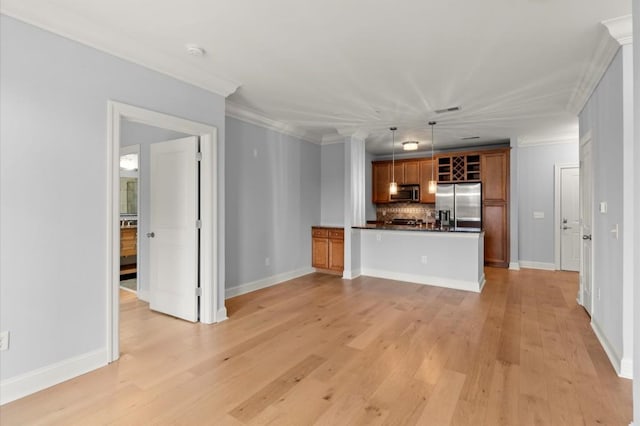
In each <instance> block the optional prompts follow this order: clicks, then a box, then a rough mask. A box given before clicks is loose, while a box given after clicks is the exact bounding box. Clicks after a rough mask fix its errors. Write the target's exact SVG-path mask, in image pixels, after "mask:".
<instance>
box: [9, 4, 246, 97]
mask: <svg viewBox="0 0 640 426" xmlns="http://www.w3.org/2000/svg"><path fill="white" fill-rule="evenodd" d="M0 14H2V15H6V16H8V17H10V18H13V19H16V20H18V21H21V22H24V23H26V24H29V25H32V26H34V27H37V28H40V29H41V30H44V31H48V32H50V33H52V34H56V35H58V36H60V37H64V38H66V39H69V40H72V41H75V42H77V43H80V44H82V45H84V46H88V47H91V48H93V49H95V50H98V51H100V52H103V53H106V54H108V55H111V56H115V57H116V58H119V59H123V60H125V61H127V62H130V63H133V64H136V65H139V66H142V67H144V68H147V69H149V70H152V71H155V72H158V73H160V74H163V75H166V76H168V77H172V78H175V79H176V80H180V81H182V82H184V83H187V84H191V85H193V86H196V87H198V88H200V89H203V90H206V91H208V92H212V93H215V94H217V95H220V96H223V97H225V98H226V97H227V96H229V95H231V94H232V93H234V92H235V91H236V90H237V89H238V87H240V83H237V82H234V81H231V80H228V79H224V78H221V77H218V76H215V75H213V74H211V73H208V72H203V71H201V70H199V71H194V72H186V73H185V72H184V70H179V69H176V68H174V69H169V68H171V67H166V66H163V65H161V64H159V63H158V62H164V63H165V64H166V63H172V62H175V61H176V58H175V57H169V56H168V55H163V57H162V58H161V61H158V60H150V59H146V60H145V59H140V58H139V57H138V56H139V55H136V52H137V51H139V49H138V48H137V47H136V46H134V47H132V48H131V49H130V51H128V52H126V51H124V50H122V49H116V48H113V44H114V43H113V41H114V40H116V39H120V40H122V41H126V42H127V44H130V42H131V40H130V39H129V38H127V35H126V34H119V33H117V32H113V31H107V32H106V34H108V35H109V36H108V38H105V37H103V36H101V35H100V31H99V30H98V28H96V27H93V26H84V27H81V26H75V27H74V28H73V29H71V30H69V29H68V28H62V27H60V25H59V24H58V22H56V21H53V20H50V19H47V18H45V17H42V16H39V17H35V16H27V14H24V13H20V11H14V10H7V8H6V7H4V6H3V7H0ZM115 44H116V45H117V44H118V43H115ZM110 45H111V46H110ZM120 45H122V43H120ZM125 45H126V44H125ZM156 59H157V58H156Z"/></svg>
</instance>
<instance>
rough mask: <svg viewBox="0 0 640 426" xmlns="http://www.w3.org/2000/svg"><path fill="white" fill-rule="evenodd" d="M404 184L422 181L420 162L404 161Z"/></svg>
mask: <svg viewBox="0 0 640 426" xmlns="http://www.w3.org/2000/svg"><path fill="white" fill-rule="evenodd" d="M402 165H403V166H404V167H403V169H404V174H403V180H402V183H401V184H403V185H406V184H419V183H420V163H419V162H418V161H403V162H402Z"/></svg>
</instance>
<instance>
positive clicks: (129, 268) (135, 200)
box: [119, 145, 140, 294]
mask: <svg viewBox="0 0 640 426" xmlns="http://www.w3.org/2000/svg"><path fill="white" fill-rule="evenodd" d="M139 159H140V145H131V146H123V147H121V149H120V163H119V166H120V202H119V205H120V288H121V289H122V290H124V291H128V292H131V293H136V294H137V291H138V269H139V267H138V247H140V242H139V241H138V206H139V205H140V191H139V188H140V176H139V163H140V162H139Z"/></svg>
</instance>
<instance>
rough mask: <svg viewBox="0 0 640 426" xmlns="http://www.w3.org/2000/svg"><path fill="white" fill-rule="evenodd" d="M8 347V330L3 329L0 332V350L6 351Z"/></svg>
mask: <svg viewBox="0 0 640 426" xmlns="http://www.w3.org/2000/svg"><path fill="white" fill-rule="evenodd" d="M7 349H9V332H8V331H3V332H1V333H0V351H6V350H7Z"/></svg>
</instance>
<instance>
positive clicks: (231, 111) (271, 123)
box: [225, 100, 323, 145]
mask: <svg viewBox="0 0 640 426" xmlns="http://www.w3.org/2000/svg"><path fill="white" fill-rule="evenodd" d="M225 115H226V116H227V117H232V118H235V119H237V120H240V121H244V122H245V123H250V124H254V125H256V126H260V127H264V128H265V129H269V130H273V131H276V132H279V133H283V134H285V135H289V136H293V137H294V138H298V139H302V140H304V141H307V142H311V143H315V144H318V145H321V144H323V140H322V139H323V138H321V137H318V136H315V135H311V134H309V133H308V132H306V131H305V130H302V129H300V128H298V127H296V126H292V125H291V124H287V123H284V122H282V121H278V120H274V119H272V118H270V117H267V116H266V115H264V114H261V113H259V112H257V111H255V110H252V109H249V108H247V107H244V106H241V105H238V104H236V103H234V102H229V100H227V102H226V111H225Z"/></svg>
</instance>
